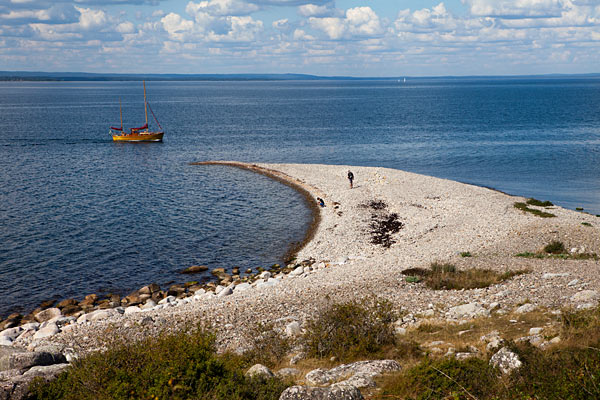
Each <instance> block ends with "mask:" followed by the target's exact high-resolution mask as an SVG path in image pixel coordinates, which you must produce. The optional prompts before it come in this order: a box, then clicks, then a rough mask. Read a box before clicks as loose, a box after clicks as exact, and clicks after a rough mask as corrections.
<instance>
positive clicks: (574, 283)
mask: <svg viewBox="0 0 600 400" xmlns="http://www.w3.org/2000/svg"><path fill="white" fill-rule="evenodd" d="M578 283H579V279H573V280H572V281H571V282H569V283H567V286H569V287H570V286H575V285H577V284H578Z"/></svg>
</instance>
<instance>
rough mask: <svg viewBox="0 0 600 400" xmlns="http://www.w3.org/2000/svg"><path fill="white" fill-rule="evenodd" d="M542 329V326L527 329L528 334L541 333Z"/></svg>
mask: <svg viewBox="0 0 600 400" xmlns="http://www.w3.org/2000/svg"><path fill="white" fill-rule="evenodd" d="M543 330H544V328H531V329H529V334H530V335H539V334H540V333H542V331H543Z"/></svg>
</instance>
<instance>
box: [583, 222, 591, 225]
mask: <svg viewBox="0 0 600 400" xmlns="http://www.w3.org/2000/svg"><path fill="white" fill-rule="evenodd" d="M581 225H583V226H592V224H590V223H589V222H582V223H581Z"/></svg>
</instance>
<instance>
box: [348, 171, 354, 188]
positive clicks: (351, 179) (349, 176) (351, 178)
mask: <svg viewBox="0 0 600 400" xmlns="http://www.w3.org/2000/svg"><path fill="white" fill-rule="evenodd" d="M348 180H349V181H350V189H352V181H353V180H354V174H353V173H352V172H351V171H348Z"/></svg>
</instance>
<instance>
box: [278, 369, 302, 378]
mask: <svg viewBox="0 0 600 400" xmlns="http://www.w3.org/2000/svg"><path fill="white" fill-rule="evenodd" d="M301 374H302V371H300V370H299V369H296V368H282V369H280V370H279V371H277V372H276V373H275V376H277V377H279V378H284V379H285V378H295V377H298V376H300V375H301Z"/></svg>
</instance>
